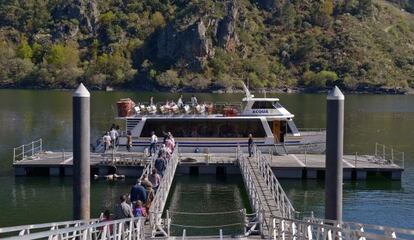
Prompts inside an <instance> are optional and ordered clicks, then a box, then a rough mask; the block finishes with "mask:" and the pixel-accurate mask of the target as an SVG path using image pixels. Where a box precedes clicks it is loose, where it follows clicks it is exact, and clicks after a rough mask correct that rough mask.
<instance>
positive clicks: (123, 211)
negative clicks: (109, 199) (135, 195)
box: [114, 195, 134, 219]
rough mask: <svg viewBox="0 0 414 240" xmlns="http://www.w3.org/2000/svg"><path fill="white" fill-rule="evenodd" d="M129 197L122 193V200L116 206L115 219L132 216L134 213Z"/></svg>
mask: <svg viewBox="0 0 414 240" xmlns="http://www.w3.org/2000/svg"><path fill="white" fill-rule="evenodd" d="M126 199H127V197H126V196H125V195H122V196H121V197H120V200H121V202H120V203H119V204H117V205H116V206H115V211H114V213H115V219H122V218H132V217H134V214H133V212H132V208H131V205H129V204H128V203H127V202H126Z"/></svg>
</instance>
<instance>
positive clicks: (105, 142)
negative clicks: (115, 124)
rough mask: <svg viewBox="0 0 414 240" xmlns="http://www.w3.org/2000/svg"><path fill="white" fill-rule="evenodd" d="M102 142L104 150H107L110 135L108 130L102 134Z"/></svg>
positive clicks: (109, 146) (109, 143)
mask: <svg viewBox="0 0 414 240" xmlns="http://www.w3.org/2000/svg"><path fill="white" fill-rule="evenodd" d="M103 142H104V152H106V151H107V150H109V149H110V148H111V137H110V136H109V132H107V133H106V134H105V135H104V136H103Z"/></svg>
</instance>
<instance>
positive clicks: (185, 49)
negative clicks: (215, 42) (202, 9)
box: [157, 19, 214, 71]
mask: <svg viewBox="0 0 414 240" xmlns="http://www.w3.org/2000/svg"><path fill="white" fill-rule="evenodd" d="M206 31H207V28H206V26H205V24H204V21H203V20H202V19H199V20H198V21H196V22H195V23H194V24H192V25H190V26H189V27H188V28H186V29H185V30H183V31H180V32H178V31H176V30H175V29H174V28H173V26H172V25H168V26H167V27H166V28H165V29H164V30H163V31H162V32H161V33H160V35H159V36H158V38H157V58H160V59H168V60H177V59H184V60H186V62H188V63H189V64H190V68H191V69H192V70H194V71H200V70H202V69H203V65H204V63H205V60H207V58H208V57H210V56H212V55H214V51H213V48H212V43H211V40H210V39H209V38H208V37H207V36H206Z"/></svg>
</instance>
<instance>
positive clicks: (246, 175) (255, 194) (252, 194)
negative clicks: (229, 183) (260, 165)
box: [236, 147, 271, 235]
mask: <svg viewBox="0 0 414 240" xmlns="http://www.w3.org/2000/svg"><path fill="white" fill-rule="evenodd" d="M236 154H237V159H238V160H239V166H240V170H241V173H242V175H243V181H244V184H245V186H246V190H247V192H248V195H249V199H250V203H251V205H252V207H253V209H254V210H255V211H256V215H257V219H258V222H259V224H260V225H259V226H260V232H261V234H262V235H263V227H265V228H266V229H268V230H270V228H271V226H270V223H269V222H268V219H266V217H265V215H264V209H263V207H262V206H263V203H262V201H261V200H260V198H259V191H258V190H257V188H256V186H255V185H254V184H253V179H252V178H253V177H252V175H254V174H253V173H252V172H251V169H250V168H249V167H248V166H247V165H248V164H249V161H248V160H247V159H246V157H245V156H244V154H243V152H242V150H241V148H240V147H238V148H237V153H236Z"/></svg>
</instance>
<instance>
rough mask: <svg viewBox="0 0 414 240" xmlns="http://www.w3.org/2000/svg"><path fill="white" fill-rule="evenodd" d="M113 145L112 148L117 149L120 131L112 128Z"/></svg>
mask: <svg viewBox="0 0 414 240" xmlns="http://www.w3.org/2000/svg"><path fill="white" fill-rule="evenodd" d="M110 134H111V143H112V148H115V145H116V139H117V138H118V136H119V135H118V131H117V130H116V129H115V128H112V130H111V132H110Z"/></svg>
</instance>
